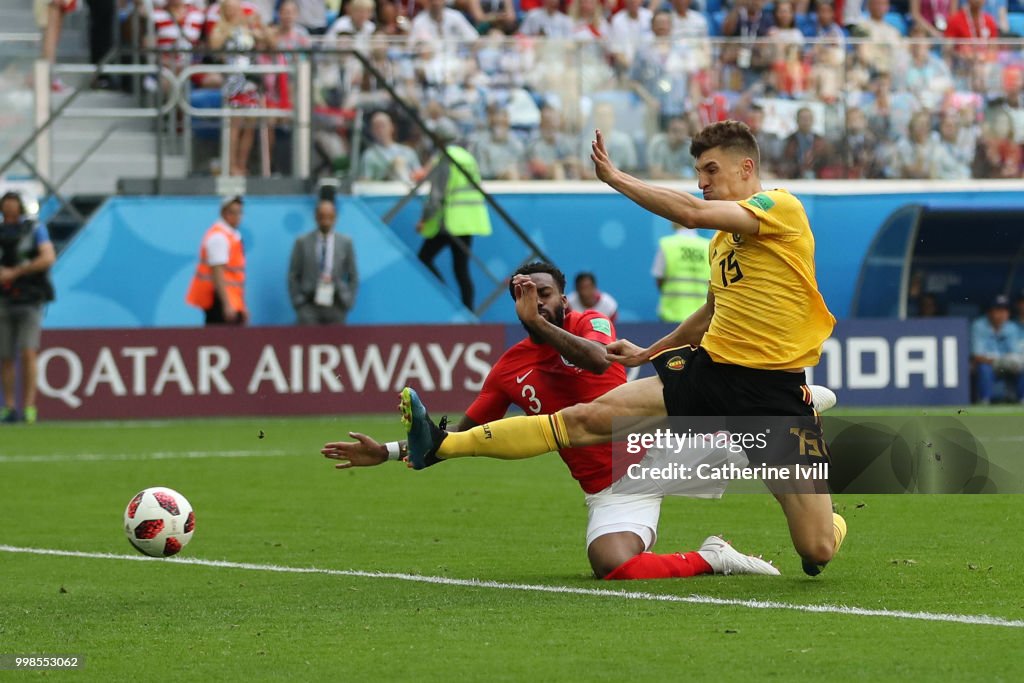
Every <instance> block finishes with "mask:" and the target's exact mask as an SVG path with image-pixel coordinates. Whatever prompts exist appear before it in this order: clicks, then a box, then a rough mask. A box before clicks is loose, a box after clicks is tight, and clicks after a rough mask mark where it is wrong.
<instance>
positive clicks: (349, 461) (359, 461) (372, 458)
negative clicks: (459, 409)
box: [320, 417, 477, 470]
mask: <svg viewBox="0 0 1024 683" xmlns="http://www.w3.org/2000/svg"><path fill="white" fill-rule="evenodd" d="M476 426H477V423H476V422H474V421H473V420H471V419H470V418H469V417H463V418H462V420H460V421H459V424H458V427H456V428H455V429H449V430H448V431H452V432H464V431H466V430H467V429H472V428H473V427H476ZM348 435H349V436H350V437H351V438H353V439H355V441H331V442H328V443H325V444H324V447H323V448H321V449H320V453H322V454H323V456H324V457H325V458H327V459H329V460H338V461H339V462H338V464H337V465H335V466H334V467H335V469H339V470H347V469H349V468H352V467H373V466H374V465H380V464H381V463H384V462H386V461H387V460H389V459H390V458H389V457H388V445H387V444H382V443H380V442H378V441H376V440H375V439H374V438H373V437H370V436H367V435H366V434H360V433H359V432H349V433H348ZM391 445H393V446H397V447H398V452H399V459H401V460H404V459H405V457H406V456H407V455H408V453H409V450H408V444H406V442H405V441H395V442H392V444H391Z"/></svg>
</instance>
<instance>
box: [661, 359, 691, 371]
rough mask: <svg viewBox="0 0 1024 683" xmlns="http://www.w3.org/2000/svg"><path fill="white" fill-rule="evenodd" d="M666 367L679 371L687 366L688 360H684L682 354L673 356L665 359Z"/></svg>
mask: <svg viewBox="0 0 1024 683" xmlns="http://www.w3.org/2000/svg"><path fill="white" fill-rule="evenodd" d="M665 367H666V368H668V369H669V370H674V371H675V372H679V371H680V370H682V369H683V368H685V367H686V361H685V360H683V357H682V356H672V357H671V358H669V359H668V360H667V361H665Z"/></svg>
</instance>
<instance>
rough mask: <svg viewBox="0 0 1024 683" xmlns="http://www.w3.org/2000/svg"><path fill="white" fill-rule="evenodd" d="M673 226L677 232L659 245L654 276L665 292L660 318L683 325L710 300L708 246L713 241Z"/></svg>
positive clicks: (661, 300)
mask: <svg viewBox="0 0 1024 683" xmlns="http://www.w3.org/2000/svg"><path fill="white" fill-rule="evenodd" d="M673 227H674V228H675V232H673V233H672V234H671V235H669V236H668V237H662V238H661V240H660V241H659V243H658V253H657V255H656V256H655V257H654V266H652V268H651V275H653V276H654V280H655V282H657V284H658V291H659V292H661V299H660V300H659V301H658V318H660V319H661V320H664V321H665V322H671V323H680V322H682V321H684V320H686V319H687V318H688V317H690V314H691V313H693V312H694V311H696V310H697V309H698V308H700V307H701V306H703V305H704V302H705V301H707V297H708V280H709V279H710V278H711V265H710V263H709V261H708V245H709V244H711V240H709V239H707V238H704V237H701V236H700V235H699V234H697V231H696V230H690V229H689V228H684V227H683V226H681V225H679V224H675V225H674V226H673Z"/></svg>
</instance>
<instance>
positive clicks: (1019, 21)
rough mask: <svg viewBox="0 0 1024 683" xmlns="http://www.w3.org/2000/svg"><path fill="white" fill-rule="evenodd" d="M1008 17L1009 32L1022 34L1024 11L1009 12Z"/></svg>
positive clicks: (1023, 31) (1023, 32)
mask: <svg viewBox="0 0 1024 683" xmlns="http://www.w3.org/2000/svg"><path fill="white" fill-rule="evenodd" d="M1008 18H1009V20H1010V33H1016V34H1017V35H1018V36H1024V12H1010V14H1009V15H1008Z"/></svg>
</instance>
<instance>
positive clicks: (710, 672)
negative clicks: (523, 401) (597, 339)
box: [0, 413, 1024, 681]
mask: <svg viewBox="0 0 1024 683" xmlns="http://www.w3.org/2000/svg"><path fill="white" fill-rule="evenodd" d="M1008 419H1020V418H1019V413H1018V415H1014V416H1009V415H1008ZM261 430H262V432H263V433H264V438H262V439H261V438H259V433H260V431H261ZM348 430H357V431H364V432H367V433H370V434H373V435H375V436H379V437H385V438H399V437H400V436H401V433H400V427H399V425H398V420H397V418H395V417H391V416H388V417H355V416H353V417H345V418H302V419H280V418H266V419H262V418H252V419H244V420H189V421H185V420H181V421H168V422H135V423H133V422H124V423H78V424H75V423H67V424H46V423H40V424H39V425H36V426H34V427H31V428H29V427H9V428H2V429H0V545H5V546H15V547H32V548H48V549H62V550H73V551H84V552H95V553H116V554H123V555H134V554H137V553H135V551H134V550H133V549H132V548H130V547H129V545H128V543H127V541H126V540H125V539H124V536H123V533H122V531H121V516H122V513H123V510H124V507H125V505H126V504H127V503H128V500H129V499H130V498H131V497H132V495H134V494H135V493H136V492H137V491H139V490H141V489H143V488H146V487H148V486H156V485H164V486H170V487H172V488H175V489H177V490H179V491H181V492H182V493H183V494H185V495H186V496H187V497H188V498H189V500H190V501H191V502H192V504H193V505H194V506H195V510H196V519H197V524H196V534H195V538H194V539H193V540H192V543H191V544H190V545H189V546H188V547H187V548H186V549H185V551H184V553H183V554H182V556H183V557H186V558H201V559H209V560H226V561H229V562H235V563H256V564H261V565H277V566H283V567H300V568H301V567H316V568H320V569H332V570H359V571H366V572H396V573H406V574H416V575H423V576H434V577H448V578H456V579H480V580H487V581H497V582H505V583H510V584H528V585H545V586H554V587H568V588H572V589H579V588H582V589H606V590H613V591H623V592H626V591H630V592H641V593H647V594H658V595H661V594H665V595H673V596H689V595H693V594H696V595H699V596H705V597H710V598H722V599H730V600H742V601H750V600H756V601H775V602H778V603H786V604H791V605H845V606H848V607H860V608H865V609H870V610H892V611H906V612H917V611H920V612H928V613H943V614H954V615H990V616H994V617H998V618H1001V619H1005V620H1011V621H1015V622H1020V621H1021V620H1024V535H1022V534H1021V523H1022V517H1024V515H1022V509H1024V508H1022V504H1021V503H1022V502H1024V499H1021V498H1017V497H1014V496H861V497H852V496H840V497H838V498H837V501H836V502H837V505H838V507H839V508H840V510H841V511H842V512H843V513H844V514H845V515H846V518H847V520H848V522H849V528H850V535H849V537H848V539H847V541H846V545H845V546H844V547H843V549H842V551H841V553H840V555H839V556H838V558H837V559H836V560H835V561H834V562H833V563H832V565H831V566H829V567H828V569H827V570H826V571H825V572H824V573H823V574H822V575H821V576H820V577H818V578H816V579H810V578H807V577H805V576H804V575H803V574H802V573H801V571H800V564H799V561H798V559H797V557H796V555H795V554H794V552H793V550H792V548H791V545H790V542H789V537H788V533H787V531H786V526H785V520H784V518H783V516H782V514H781V512H780V511H779V509H778V505H777V504H776V503H775V502H774V500H773V499H771V498H770V497H769V496H767V495H726V497H725V498H723V499H722V500H718V501H704V500H683V499H668V500H666V501H665V504H664V509H663V512H662V519H661V528H660V529H659V542H658V545H657V547H656V550H658V551H661V552H673V551H678V550H690V549H695V548H696V547H697V546H698V545H699V543H700V542H701V541H702V540H703V539H704V538H705V537H706V536H707V535H709V534H712V533H720V534H723V535H725V536H726V537H727V538H729V539H731V540H732V541H733V543H734V544H735V545H736V546H737V547H738V548H740V549H741V550H745V551H749V552H757V553H763V554H764V555H765V556H766V557H767V558H770V559H773V560H775V562H776V564H777V565H778V566H779V567H780V568H781V570H782V572H783V576H781V577H747V576H740V577H700V578H697V579H680V580H666V581H645V582H628V583H626V582H622V583H613V582H599V581H595V580H594V579H593V578H591V577H590V576H589V567H588V565H587V561H586V555H585V552H584V548H583V541H584V539H583V534H584V529H585V524H586V509H585V507H584V505H583V499H582V494H581V492H580V490H579V488H578V487H577V486H576V484H575V482H573V481H572V480H571V478H570V477H569V476H568V473H567V471H566V470H565V467H564V466H563V465H562V463H561V461H560V460H559V459H558V458H557V457H556V456H553V455H548V456H544V457H541V458H535V459H533V460H529V461H522V462H498V461H485V460H472V461H470V460H466V461H458V462H452V463H446V464H443V465H440V466H437V467H434V468H431V469H429V470H426V471H422V472H414V471H411V470H407V469H406V468H405V467H403V466H401V465H399V464H396V463H386V464H385V465H383V466H381V467H377V468H373V469H363V470H356V471H346V472H339V471H336V470H334V469H333V467H332V463H331V462H329V461H326V460H324V459H322V458H321V456H320V455H319V453H318V450H319V447H320V445H321V444H322V443H323V442H324V441H327V440H330V439H334V438H339V437H342V436H343V435H344V434H345V433H346V432H347V431H348ZM210 454H216V455H218V456H219V457H209V456H210ZM224 456H228V457H224ZM69 653H73V654H80V655H84V656H85V666H84V668H83V669H81V670H80V671H78V672H75V673H70V672H68V673H60V674H58V673H57V672H52V671H51V672H46V673H47V674H49V676H53V675H58V676H60V677H62V678H63V677H65V676H66V677H69V678H70V677H72V676H74V677H75V678H76V679H80V680H101V681H113V680H129V679H134V678H137V677H139V676H149V675H154V676H161V677H164V678H166V679H168V680H171V679H180V680H203V681H216V680H239V679H249V680H262V679H282V680H302V681H313V680H338V681H342V680H346V681H347V680H378V679H379V680H397V679H401V680H445V681H448V680H451V679H452V678H454V677H455V676H460V677H461V678H463V679H465V680H482V679H486V680H578V679H602V680H603V679H617V680H683V679H694V680H697V679H699V680H705V681H717V680H748V681H749V680H764V679H776V680H793V679H796V680H801V679H803V680H815V681H821V680H848V679H862V680H893V679H900V680H983V681H993V680H1005V681H1018V680H1022V679H1024V663H1022V655H1024V628H1020V627H1019V625H1018V626H1005V625H1003V626H998V625H995V626H994V625H981V624H965V623H949V622H941V621H922V620H915V619H909V618H900V617H896V616H861V615H855V614H846V613H834V612H824V613H809V612H805V611H794V610H790V609H781V608H770V609H754V608H752V607H751V606H742V605H728V604H697V603H693V602H667V601H657V600H654V599H652V596H650V595H648V596H643V595H637V596H634V597H631V598H627V597H622V596H615V595H612V596H607V595H599V594H571V593H569V592H537V591H529V590H512V589H510V588H508V587H505V588H502V587H472V586H464V585H443V584H428V583H417V582H410V581H404V580H398V579H395V578H381V577H362V576H339V575H326V574H316V573H309V574H296V573H275V572H271V571H265V570H259V569H240V568H227V567H210V566H196V565H188V564H181V563H173V562H167V561H162V560H155V561H144V562H129V561H123V560H119V559H91V558H82V557H57V556H40V555H31V554H21V553H12V552H9V551H0V654H69ZM18 675H19V676H31V675H33V674H27V673H23V674H18ZM35 675H42V674H41V673H40V672H37V673H36V674H35ZM14 676H15V674H12V673H10V672H2V673H0V678H3V679H12V680H13V677H14Z"/></svg>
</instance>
